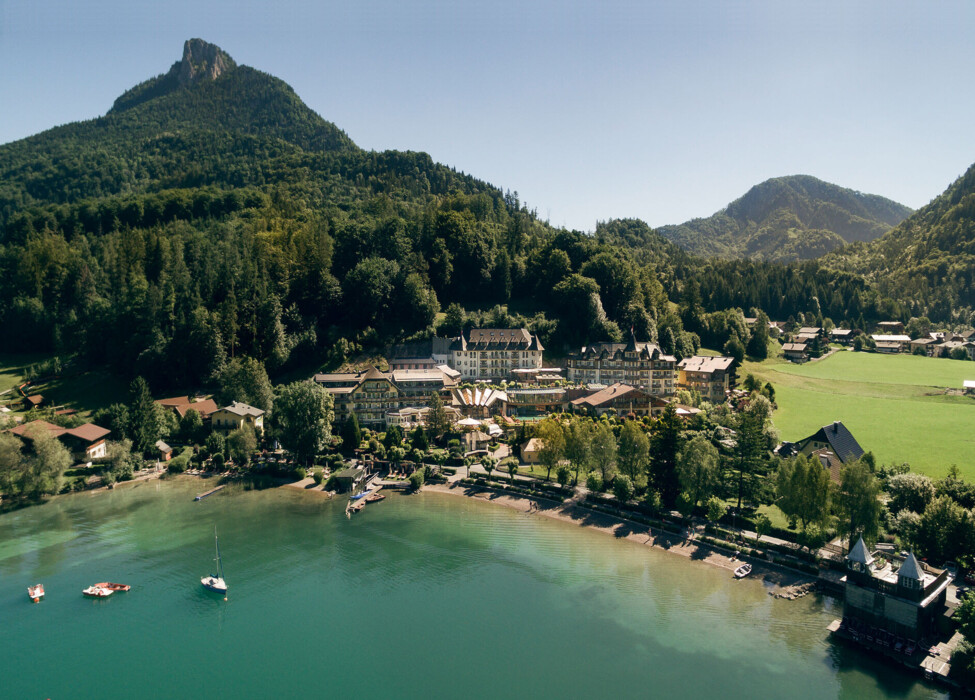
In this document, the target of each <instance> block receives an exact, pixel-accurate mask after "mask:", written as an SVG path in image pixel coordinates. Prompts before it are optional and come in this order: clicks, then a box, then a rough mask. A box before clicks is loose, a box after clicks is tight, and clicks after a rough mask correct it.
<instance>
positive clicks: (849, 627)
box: [840, 537, 951, 653]
mask: <svg viewBox="0 0 975 700" xmlns="http://www.w3.org/2000/svg"><path fill="white" fill-rule="evenodd" d="M846 567H847V573H846V576H844V577H843V578H842V579H840V582H841V583H843V586H844V595H843V623H844V625H845V626H843V629H844V632H845V633H846V634H848V635H850V636H852V637H854V638H855V639H856V638H860V637H864V638H866V639H867V641H869V642H871V643H872V642H874V641H875V640H879V639H880V637H881V635H883V634H891V635H894V636H895V637H899V638H901V639H902V640H903V641H905V642H908V643H910V644H911V645H912V646H913V645H914V644H916V643H917V642H918V641H919V640H920V639H921V638H923V637H926V636H928V635H929V634H932V633H937V632H939V625H938V623H939V618H941V617H942V616H943V615H944V613H945V607H946V601H947V590H948V584H949V583H950V582H951V577H950V575H949V572H948V571H941V570H939V569H930V568H928V567H926V566H925V565H923V564H922V563H921V562H919V561H918V560H917V558H916V557H915V556H914V554H913V553H911V554H908V555H907V557H906V558H905V559H904V560H903V562H902V563H899V564H898V562H897V561H896V560H895V561H892V562H891V563H888V562H887V560H886V559H879V560H878V559H876V558H875V557H874V556H873V555H872V554H870V552H869V551H868V550H867V547H866V545H865V544H864V542H863V538H862V537H861V538H859V540H857V543H856V544H855V545H854V546H853V548H852V549H851V550H850V553H849V554H848V555H847V557H846ZM891 646H893V645H891ZM905 653H907V652H905Z"/></svg>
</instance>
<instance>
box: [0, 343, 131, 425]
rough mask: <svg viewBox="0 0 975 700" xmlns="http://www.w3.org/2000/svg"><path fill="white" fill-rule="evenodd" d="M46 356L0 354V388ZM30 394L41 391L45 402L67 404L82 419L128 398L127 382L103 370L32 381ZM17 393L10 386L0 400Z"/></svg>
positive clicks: (18, 379) (11, 384)
mask: <svg viewBox="0 0 975 700" xmlns="http://www.w3.org/2000/svg"><path fill="white" fill-rule="evenodd" d="M47 359H49V358H48V357H47V356H38V355H7V354H3V355H0V391H4V390H6V389H11V388H14V387H16V386H17V385H18V384H20V383H21V382H23V381H24V379H23V377H24V374H25V373H26V372H27V369H28V367H29V366H30V365H32V364H37V363H40V362H43V361H45V360H47ZM30 393H32V394H42V395H43V396H44V398H45V401H46V404H45V405H58V406H67V407H70V408H73V409H75V410H76V411H78V412H79V414H81V415H82V417H86V418H87V417H89V416H90V414H91V412H92V411H94V410H96V409H99V408H103V407H105V406H108V405H109V404H112V403H115V402H121V403H126V402H127V401H128V400H129V394H128V385H127V384H126V383H125V382H124V381H122V380H121V379H119V378H118V377H116V376H115V375H113V374H111V373H110V372H106V371H104V370H89V371H85V372H71V371H70V370H69V371H68V372H66V373H65V374H64V375H63V376H61V377H57V378H54V379H51V380H48V381H46V382H41V383H38V384H34V385H33V386H31V388H30ZM17 396H19V393H18V392H17V390H16V389H15V388H14V389H13V391H12V392H10V393H8V394H4V395H3V396H0V403H7V402H9V401H13V400H14V399H15V398H16V397H17Z"/></svg>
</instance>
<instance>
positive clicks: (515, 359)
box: [450, 328, 544, 379]
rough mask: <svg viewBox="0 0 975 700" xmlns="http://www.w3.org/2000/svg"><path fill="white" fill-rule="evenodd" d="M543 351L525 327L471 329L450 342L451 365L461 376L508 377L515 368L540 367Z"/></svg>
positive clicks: (536, 339) (481, 377)
mask: <svg viewBox="0 0 975 700" xmlns="http://www.w3.org/2000/svg"><path fill="white" fill-rule="evenodd" d="M543 350H544V348H543V347H542V343H541V341H540V340H539V339H538V336H537V335H532V334H531V333H529V332H528V331H527V330H526V329H524V328H474V329H471V332H470V333H469V334H468V337H467V338H465V337H464V336H463V335H462V336H461V337H460V338H459V340H458V341H457V342H456V343H454V344H452V345H451V351H450V354H451V361H450V366H451V367H452V368H453V369H456V370H459V371H460V373H461V375H462V376H463V378H464V379H510V378H511V376H512V372H513V371H514V370H516V369H540V368H541V367H542V351H543Z"/></svg>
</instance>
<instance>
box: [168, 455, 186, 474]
mask: <svg viewBox="0 0 975 700" xmlns="http://www.w3.org/2000/svg"><path fill="white" fill-rule="evenodd" d="M189 466H190V458H189V457H187V456H186V455H180V456H179V457H174V458H173V459H171V460H170V461H169V464H168V465H167V466H166V471H168V472H169V473H170V474H182V473H183V472H185V471H186V470H187V469H188V468H189Z"/></svg>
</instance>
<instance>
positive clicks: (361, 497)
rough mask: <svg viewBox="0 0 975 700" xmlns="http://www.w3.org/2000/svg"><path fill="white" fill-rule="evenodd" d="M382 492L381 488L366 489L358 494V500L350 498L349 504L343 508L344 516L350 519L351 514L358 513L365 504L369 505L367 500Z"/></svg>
mask: <svg viewBox="0 0 975 700" xmlns="http://www.w3.org/2000/svg"><path fill="white" fill-rule="evenodd" d="M382 490H383V487H382V486H375V487H373V488H369V489H366V490H365V491H363V492H362V493H360V494H358V498H355V499H352V498H350V499H349V504H348V505H347V506H346V507H345V514H346V515H347V516H349V517H352V514H353V513H358V512H359V511H360V510H362V509H363V508H365V507H366V504H367V503H370V501H369V500H368V499H369V498H371V497H372V496H375V495H377V494H378V493H379V492H380V491H382Z"/></svg>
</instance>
